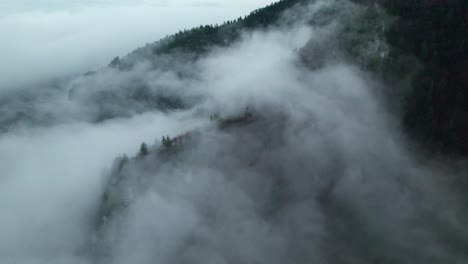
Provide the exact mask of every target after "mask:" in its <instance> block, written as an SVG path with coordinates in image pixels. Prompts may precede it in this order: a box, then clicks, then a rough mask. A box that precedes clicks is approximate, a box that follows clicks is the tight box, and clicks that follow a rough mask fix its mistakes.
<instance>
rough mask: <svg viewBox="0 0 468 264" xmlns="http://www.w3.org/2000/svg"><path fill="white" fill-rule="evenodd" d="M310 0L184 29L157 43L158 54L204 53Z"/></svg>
mask: <svg viewBox="0 0 468 264" xmlns="http://www.w3.org/2000/svg"><path fill="white" fill-rule="evenodd" d="M305 2H307V0H281V1H278V2H276V3H273V4H270V5H269V6H267V7H264V8H261V9H258V10H256V11H254V12H252V13H250V14H249V15H248V16H245V17H239V18H238V19H236V20H234V21H226V22H224V23H223V24H222V25H205V26H200V27H197V28H194V29H191V30H183V31H180V32H178V33H177V34H175V35H173V36H170V37H168V38H166V39H163V40H161V41H159V42H158V43H157V45H155V48H154V50H153V52H154V53H156V54H168V53H171V52H173V51H179V52H188V53H194V54H195V55H200V54H203V53H204V52H206V51H208V50H209V49H210V48H211V47H213V46H226V45H229V44H231V43H232V42H233V41H235V40H236V39H238V38H239V36H240V34H241V30H245V29H260V28H265V27H268V26H271V25H274V24H275V23H276V22H277V21H278V19H279V18H280V17H281V14H282V13H283V12H284V11H285V10H286V9H288V8H290V7H292V6H294V5H296V4H300V3H305Z"/></svg>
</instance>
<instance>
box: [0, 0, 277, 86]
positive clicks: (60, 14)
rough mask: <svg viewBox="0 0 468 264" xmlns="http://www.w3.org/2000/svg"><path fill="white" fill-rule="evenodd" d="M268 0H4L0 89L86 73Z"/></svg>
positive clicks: (0, 17)
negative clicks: (170, 36) (123, 56)
mask: <svg viewBox="0 0 468 264" xmlns="http://www.w3.org/2000/svg"><path fill="white" fill-rule="evenodd" d="M268 2H269V1H265V0H257V1H249V2H247V1H233V0H227V1H200V0H191V1H182V0H177V1H137V2H134V1H127V0H122V1H116V2H115V1H114V2H110V1H97V2H93V3H91V1H79V2H78V3H69V2H66V3H67V4H64V3H65V2H64V1H51V0H49V1H39V2H38V1H31V2H29V1H20V2H17V1H9V0H8V1H2V3H0V10H4V11H3V12H1V13H0V36H1V38H2V41H1V42H0V58H2V61H1V62H0V89H1V88H11V87H16V86H20V85H27V84H30V83H33V82H37V81H43V80H47V79H48V78H51V77H62V76H64V75H67V74H76V73H82V72H86V71H88V70H92V69H93V68H96V67H100V66H102V65H103V64H106V63H107V62H109V61H110V60H111V59H112V58H113V57H114V56H117V55H124V54H126V53H128V52H130V51H132V50H133V49H135V48H137V47H139V46H142V45H143V44H145V43H148V42H153V41H156V40H158V39H160V38H162V37H164V36H166V35H170V34H172V33H175V32H176V31H178V30H181V29H189V28H191V27H194V26H198V25H201V24H215V23H221V22H222V21H225V20H227V19H234V18H237V17H239V16H241V15H245V14H248V13H249V12H250V11H251V10H252V9H255V8H258V7H261V6H263V5H265V4H266V3H268ZM5 10H7V11H5Z"/></svg>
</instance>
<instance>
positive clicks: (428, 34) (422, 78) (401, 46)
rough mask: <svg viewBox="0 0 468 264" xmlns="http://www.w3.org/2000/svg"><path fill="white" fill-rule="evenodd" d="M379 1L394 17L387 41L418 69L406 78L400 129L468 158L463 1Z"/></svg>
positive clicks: (466, 13)
mask: <svg viewBox="0 0 468 264" xmlns="http://www.w3.org/2000/svg"><path fill="white" fill-rule="evenodd" d="M381 3H382V4H383V5H384V6H385V7H386V8H387V9H388V10H389V11H390V12H391V13H392V14H394V15H396V16H398V17H399V20H398V22H397V23H396V24H394V26H393V27H392V28H391V30H390V31H389V33H388V34H387V40H388V42H389V43H390V44H391V45H392V46H394V47H395V49H396V50H397V51H399V52H401V53H405V54H412V55H415V56H416V57H417V58H418V60H419V61H421V62H422V64H423V65H424V69H423V70H422V71H421V72H420V73H419V74H416V75H415V76H413V77H412V78H411V89H410V90H409V91H408V93H407V98H406V101H407V102H408V103H407V104H406V108H405V109H404V113H403V114H404V124H405V126H406V127H407V128H409V131H411V132H412V133H414V134H415V135H416V136H418V137H419V138H422V139H423V140H424V141H429V142H431V143H433V145H437V146H439V147H440V149H441V150H448V151H450V152H456V153H459V154H468V56H467V55H468V39H467V38H468V2H467V1H465V0H450V1H440V0H432V1H428V0H413V1H407V0H404V1H403V0H392V1H381Z"/></svg>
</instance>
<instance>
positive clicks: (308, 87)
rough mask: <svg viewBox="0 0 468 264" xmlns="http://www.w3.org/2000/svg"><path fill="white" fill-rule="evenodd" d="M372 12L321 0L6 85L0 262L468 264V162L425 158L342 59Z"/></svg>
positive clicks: (355, 66) (0, 141)
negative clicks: (204, 39) (226, 29)
mask: <svg viewBox="0 0 468 264" xmlns="http://www.w3.org/2000/svg"><path fill="white" fill-rule="evenodd" d="M197 8H198V7H197ZM150 10H151V9H150ZM329 10H333V11H334V12H325V11H329ZM112 12H117V11H116V10H115V9H112ZM177 12H178V14H179V15H180V14H181V13H180V10H179V11H177ZM360 12H362V7H361V6H359V5H356V4H353V3H351V2H348V1H344V0H343V1H341V0H336V1H335V0H333V1H326V0H322V1H312V2H311V3H309V4H307V5H306V6H299V7H296V8H293V9H291V10H289V11H288V12H286V13H284V14H283V16H282V19H283V20H284V21H288V22H290V23H285V24H280V25H278V26H273V27H268V28H266V29H263V30H251V31H244V32H243V33H242V35H241V37H240V39H238V40H237V41H235V42H234V43H232V44H231V45H229V46H226V47H213V48H212V49H211V50H210V52H208V53H207V54H205V55H204V56H201V57H200V58H198V59H196V60H186V59H183V57H181V56H183V55H184V54H173V55H172V56H173V57H171V56H169V58H168V57H167V56H159V55H155V57H154V58H153V57H151V58H147V59H142V60H141V61H136V62H135V63H134V65H133V66H132V67H131V68H129V69H119V68H112V67H108V68H104V69H101V70H99V71H96V72H93V73H92V74H87V75H78V76H75V77H70V78H68V79H66V80H62V81H60V82H57V83H55V84H54V85H48V84H38V85H37V86H36V88H35V89H26V90H14V91H8V92H4V93H3V94H2V97H3V98H0V99H2V100H1V101H2V102H3V104H2V105H3V107H1V108H0V111H1V112H2V115H1V118H0V125H1V129H0V175H1V176H0V198H1V199H0V206H1V208H4V212H5V214H4V215H3V217H2V219H1V220H0V261H1V262H2V263H20V264H23V263H34V264H36V263H37V264H39V263H65V264H68V263H70V264H72V263H73V264H74V263H80V264H81V263H82V264H91V263H116V264H118V263H306V262H308V263H325V264H328V263H359V264H361V263H369V264H370V263H464V262H466V260H467V259H468V256H467V253H466V252H467V251H466V249H467V245H468V243H467V242H468V230H467V229H466V227H465V226H466V224H465V222H464V219H466V216H467V214H466V210H465V209H464V208H463V207H464V202H465V200H464V199H463V198H462V195H461V194H462V192H461V190H460V189H458V186H457V182H456V181H457V179H458V177H459V176H460V175H462V174H463V173H464V172H463V171H465V170H463V169H462V170H460V171H457V170H456V169H455V167H454V166H452V165H453V164H452V163H450V162H448V163H446V164H438V163H436V162H434V161H433V160H431V159H427V158H426V157H425V156H424V155H421V153H419V151H418V150H417V149H415V148H414V145H413V144H412V142H411V140H410V139H409V138H407V137H406V135H405V134H404V133H403V132H402V129H401V127H400V125H399V123H398V122H397V121H396V117H395V113H393V112H392V111H391V110H390V109H389V108H388V105H387V104H386V102H385V100H383V99H382V96H383V94H384V91H385V89H388V87H387V85H386V84H384V83H382V82H381V80H380V79H379V78H378V77H377V76H375V75H374V74H372V73H371V72H369V71H367V70H365V68H363V67H362V65H360V64H359V63H358V62H357V61H356V60H352V59H351V58H350V57H347V56H345V55H344V54H345V50H344V48H343V47H342V46H341V44H340V41H343V40H342V36H343V35H342V34H344V33H343V32H344V31H343V23H348V22H349V21H353V19H354V18H355V17H356V16H359V15H360V14H361V13H360ZM330 13H331V14H332V15H329V14H330ZM109 14H110V13H109ZM113 14H118V12H117V13H113ZM140 14H141V13H140ZM217 15H220V18H221V17H223V16H221V13H219V14H217ZM159 19H160V18H159ZM190 19H192V18H190ZM311 19H312V21H319V22H320V23H318V24H317V23H308V22H307V21H310V20H311ZM91 21H92V20H91ZM158 21H160V20H158ZM122 22H124V21H122ZM189 22H190V21H187V23H189ZM103 28H106V30H108V27H107V26H105V27H104V26H103ZM116 29H117V28H116ZM153 30H154V28H153ZM167 30H171V29H170V28H168V29H167ZM66 31H67V30H66ZM143 31H145V30H144V29H141V32H143ZM174 31H176V30H174ZM96 32H97V31H96ZM144 34H146V33H144ZM374 37H375V38H378V36H377V35H376V36H372V37H370V38H369V39H366V40H364V43H362V46H363V47H368V46H371V45H373V44H374V43H375V42H376V41H375V39H373V38H374ZM93 39H94V37H93ZM118 39H121V37H118ZM122 39H124V38H122ZM116 40H117V36H116ZM106 41H107V40H106ZM132 41H136V40H132ZM366 41H367V42H366ZM102 43H104V42H102ZM102 43H101V44H99V45H98V44H96V46H94V47H93V48H92V49H90V51H89V52H95V53H99V52H110V51H109V50H107V49H106V48H105V47H103V46H100V45H103V44H102ZM131 44H132V43H128V45H131ZM133 44H135V43H133ZM139 44H140V46H141V44H142V42H140V43H138V44H136V45H134V46H133V47H136V46H139ZM57 45H58V46H60V47H63V45H62V43H60V44H57ZM119 45H120V44H119ZM324 45H325V47H324ZM127 47H129V46H127ZM121 48H122V49H125V47H124V45H123V44H122V46H121ZM91 50H92V51H91ZM381 54H382V53H380V52H379V53H376V55H372V54H371V55H366V56H382V55H381ZM363 57H364V56H363ZM129 59H131V58H129ZM95 63H96V65H98V64H99V63H101V64H102V61H101V62H99V61H97V60H96V62H95ZM58 64H60V65H61V66H60V68H64V67H63V65H72V64H74V63H71V62H67V61H63V62H60V63H58ZM58 64H57V65H58ZM86 64H87V65H88V62H87V63H86ZM75 65H76V64H75ZM85 66H86V65H84V64H83V69H84V67H85ZM88 66H89V65H88ZM29 67H33V66H29ZM57 67H58V66H57ZM70 67H72V68H73V67H75V66H70ZM65 68H67V67H65ZM31 69H32V68H31ZM70 69H71V68H70ZM44 70H45V71H47V72H48V73H37V74H38V75H37V76H39V77H40V78H42V76H59V75H63V74H64V72H60V71H57V69H54V66H50V67H45V69H44ZM32 71H35V70H32ZM69 73H71V72H69ZM34 74H36V73H34ZM39 77H38V78H39ZM30 80H34V75H33V76H32V77H31V79H30ZM11 82H12V83H14V82H15V81H14V79H12V80H11ZM163 137H164V139H165V137H170V138H172V139H173V140H175V141H174V142H172V141H171V142H169V143H167V142H165V141H164V140H162V139H163ZM177 138H178V139H177ZM176 139H177V140H178V141H177V140H176ZM142 142H145V143H146V144H147V145H146V146H147V149H145V147H143V145H141V143H142ZM178 142H181V143H178Z"/></svg>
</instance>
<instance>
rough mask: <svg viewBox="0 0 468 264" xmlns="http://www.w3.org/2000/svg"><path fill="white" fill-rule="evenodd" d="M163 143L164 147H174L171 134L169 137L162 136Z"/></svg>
mask: <svg viewBox="0 0 468 264" xmlns="http://www.w3.org/2000/svg"><path fill="white" fill-rule="evenodd" d="M162 144H163V147H164V148H166V149H169V148H171V147H172V140H171V138H170V137H169V136H167V137H164V136H163V138H162Z"/></svg>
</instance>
